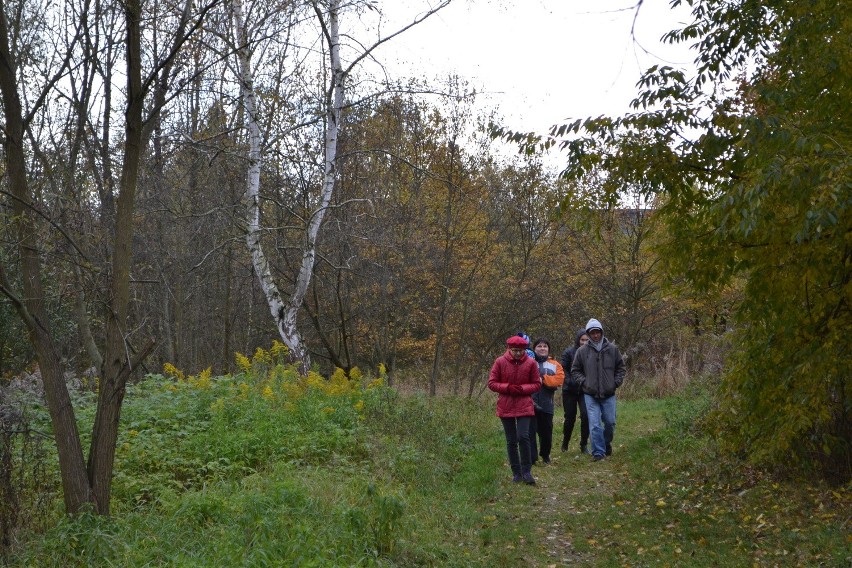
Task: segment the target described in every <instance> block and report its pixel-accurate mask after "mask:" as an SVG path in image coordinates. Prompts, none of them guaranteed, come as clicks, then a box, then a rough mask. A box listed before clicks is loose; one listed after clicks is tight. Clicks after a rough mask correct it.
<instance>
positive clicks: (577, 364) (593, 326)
mask: <svg viewBox="0 0 852 568" xmlns="http://www.w3.org/2000/svg"><path fill="white" fill-rule="evenodd" d="M586 335H588V336H589V342H588V343H586V344H585V345H583V346H582V347H580V348H579V349H577V352H576V353H574V361H573V362H572V363H571V378H572V379H573V380H574V381H576V382H577V383H580V385H581V387H582V389H583V394H584V395H585V399H586V412H587V413H588V415H589V427H590V430H591V441H592V459H593V460H594V461H600V460H602V459H604V457H605V456H609V455H612V439H613V436H614V435H615V391H616V389H618V387H620V386H621V384H622V383H623V382H624V376H625V375H626V374H627V367H626V366H625V365H624V360H623V359H622V358H621V352H620V351H619V350H618V347H616V346H615V343H612V342H610V341H609V340H608V339H607V338H606V337H604V334H603V326H602V325H601V322H599V321H598V320H596V319H590V320H589V323H587V324H586Z"/></svg>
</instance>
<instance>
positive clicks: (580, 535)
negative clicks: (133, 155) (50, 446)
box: [5, 365, 852, 566]
mask: <svg viewBox="0 0 852 568" xmlns="http://www.w3.org/2000/svg"><path fill="white" fill-rule="evenodd" d="M276 369H278V370H276ZM285 370H286V369H285ZM258 377H260V378H258ZM202 379H203V378H193V377H190V378H189V379H188V380H186V381H177V382H176V381H175V380H173V379H170V378H165V377H152V378H150V379H148V380H146V381H145V382H143V383H141V384H139V385H136V386H134V387H133V388H132V389H131V390H130V392H129V393H128V396H127V402H126V408H125V411H124V415H123V418H122V436H121V440H120V445H119V451H118V454H117V468H116V471H117V474H116V478H115V482H114V491H113V498H114V506H113V510H114V515H113V516H112V517H110V518H100V517H95V516H82V517H80V518H77V519H67V518H63V517H61V516H60V515H57V516H56V518H55V519H54V521H53V522H52V525H53V527H52V528H51V529H49V530H47V531H46V532H43V533H39V534H30V535H19V540H18V542H17V543H16V546H15V547H14V549H13V553H11V554H9V555H7V556H6V557H5V562H6V564H8V565H10V566H224V565H232V566H290V565H293V566H512V565H529V566H562V565H571V566H577V565H580V566H667V565H668V566H803V565H807V566H849V564H850V562H852V552H851V551H850V531H849V518H850V517H849V516H850V510H852V507H850V504H852V498H850V491H849V488H848V487H842V488H837V487H834V488H831V487H825V486H821V485H814V484H806V483H801V482H799V483H797V482H793V481H786V482H779V481H774V480H772V479H769V478H768V477H766V476H764V475H762V474H760V473H759V472H756V471H753V470H749V469H747V468H744V467H743V466H741V465H739V464H737V463H733V462H726V461H725V460H721V459H719V458H718V457H716V455H715V453H714V452H713V449H712V448H713V446H712V442H711V441H710V440H708V439H707V438H706V437H703V436H702V435H700V433H699V432H698V431H697V430H696V429H695V428H694V427H693V422H694V418H695V416H698V415H700V414H701V412H702V411H703V409H704V408H705V407H706V400H707V399H706V396H705V395H703V394H702V393H700V392H699V393H692V394H690V395H689V396H685V397H681V398H669V399H664V400H631V401H622V402H619V407H618V426H617V430H616V440H615V444H614V446H615V452H614V455H613V456H612V457H611V458H608V459H606V460H604V461H602V462H598V463H592V462H591V461H590V460H589V459H588V456H585V455H580V454H579V453H578V452H577V449H576V447H575V446H576V440H575V441H574V444H573V445H572V447H571V448H570V451H569V452H565V453H557V454H555V455H554V460H553V464H552V465H550V466H547V467H541V468H539V467H536V468H535V469H534V473H535V475H536V476H537V479H538V485H537V486H535V487H528V486H523V485H519V484H513V483H511V482H510V472H509V469H508V466H507V465H506V458H505V446H504V441H503V434H502V429H501V427H500V423H499V420H498V419H497V418H496V417H495V416H494V400H493V397H491V396H490V394H489V395H486V396H484V397H483V399H482V400H466V399H455V398H450V397H442V398H436V399H430V398H428V397H425V396H419V395H413V396H409V395H406V396H402V395H400V394H398V393H396V392H395V391H393V390H390V389H387V388H384V387H381V386H377V387H370V388H367V387H366V386H365V383H366V382H367V381H366V380H365V381H364V382H363V383H362V384H350V383H345V382H341V381H340V379H338V380H337V382H336V383H334V384H329V383H322V382H317V381H314V382H313V383H311V380H310V379H309V380H308V381H307V382H305V381H303V380H301V379H298V378H297V377H295V375H291V374H287V373H285V372H284V371H282V369H281V368H279V367H276V366H274V365H269V366H268V368H265V369H263V370H262V372H260V371H258V370H257V369H256V368H255V369H253V370H251V372H250V373H247V374H246V375H245V376H237V377H226V378H209V377H207V378H206V379H204V380H202ZM267 387H269V388H267ZM558 411H559V410H558V409H557V412H558ZM83 416H84V420H88V419H89V418H88V417H87V416H88V415H87V414H86V413H85V412H84V413H83ZM556 423H557V425H556V428H555V430H556V432H557V433H556V434H555V438H556V439H555V444H554V445H555V446H556V448H557V451H558V447H559V442H561V435H560V434H559V432H560V431H561V429H560V427H559V425H560V424H561V416H557V420H556ZM85 428H86V425H85V424H84V425H83V429H84V430H85Z"/></svg>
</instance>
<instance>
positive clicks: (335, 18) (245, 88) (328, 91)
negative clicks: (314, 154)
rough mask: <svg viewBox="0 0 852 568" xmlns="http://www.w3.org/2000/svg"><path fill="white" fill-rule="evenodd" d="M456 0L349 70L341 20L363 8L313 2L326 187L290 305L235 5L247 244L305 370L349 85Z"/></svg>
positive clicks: (309, 224)
mask: <svg viewBox="0 0 852 568" xmlns="http://www.w3.org/2000/svg"><path fill="white" fill-rule="evenodd" d="M449 3H450V0H442V1H441V2H439V3H437V4H436V5H435V6H434V7H432V8H429V9H428V10H427V11H426V12H425V13H423V14H421V15H420V16H418V17H417V18H415V19H414V21H413V22H412V23H411V24H408V25H406V26H404V27H403V28H402V29H400V30H398V31H396V32H394V33H392V34H390V35H388V36H384V37H381V38H379V39H378V40H376V41H375V42H373V43H372V44H370V45H369V46H367V47H364V48H362V49H359V50H357V51H356V52H355V54H354V55H353V56H352V60H351V61H350V62H349V63H348V65H346V66H344V63H343V54H342V53H341V37H342V36H341V31H340V16H341V12H342V11H343V10H344V8H352V9H355V8H358V7H359V4H358V3H355V4H354V5H346V4H345V3H343V2H341V1H340V0H327V1H324V2H320V1H318V0H312V1H311V2H310V6H311V8H312V9H313V12H314V14H315V16H316V21H317V22H318V24H319V27H320V31H321V41H322V44H323V46H324V49H323V54H324V56H325V57H327V61H325V63H324V66H323V69H322V76H323V78H324V79H325V84H324V85H323V97H322V103H321V105H320V108H321V113H322V117H323V118H322V133H323V145H322V154H323V155H322V160H321V161H320V163H321V164H322V176H321V182H320V195H319V198H318V200H317V203H316V205H315V206H314V207H313V208H312V210H310V211H309V212H308V215H307V218H306V219H305V230H304V236H303V242H302V245H301V259H300V260H299V263H298V269H297V272H296V276H295V282H294V285H293V290H292V292H291V294H290V297H289V299H288V301H287V302H286V303H285V302H284V300H283V298H282V294H281V292H280V291H279V288H278V285H277V284H276V282H275V279H274V277H273V274H272V271H271V269H270V266H269V260H268V259H267V255H266V253H265V252H264V249H263V247H262V243H261V238H260V237H261V234H262V232H263V226H262V224H261V216H260V214H261V207H260V201H259V195H260V173H261V165H262V148H261V136H262V132H261V128H260V122H259V118H258V114H257V93H256V92H255V89H254V80H255V77H254V71H253V70H252V63H251V57H250V53H251V42H252V41H254V40H253V39H252V38H250V37H249V34H248V33H247V24H246V21H245V18H244V17H243V16H242V7H241V3H240V2H232V6H233V12H234V14H235V16H234V23H235V37H236V41H237V51H236V52H237V58H238V61H239V67H238V74H239V82H240V86H241V101H242V105H243V110H244V112H245V124H246V129H247V131H248V146H249V149H248V155H249V160H248V161H249V166H248V172H247V180H246V201H247V220H248V230H247V234H246V242H247V246H248V249H249V251H250V252H251V255H252V259H253V264H254V268H255V272H256V274H257V277H258V280H259V282H260V284H261V287H262V289H263V291H264V294H265V295H266V301H267V304H268V305H269V311H270V313H271V315H272V318H273V321H274V322H275V324H276V327H277V329H278V332H279V333H280V335H281V338H282V340H283V341H284V343H285V344H286V345H287V347H289V349H290V351H291V353H292V355H293V356H294V357H295V358H296V360H298V361H299V362H300V364H301V367H302V369H303V370H304V371H307V370H308V369H309V368H310V363H311V362H310V357H309V354H308V351H307V349H306V347H305V344H304V340H303V339H302V333H301V332H300V330H299V328H298V325H297V316H298V314H299V311H300V310H301V308H302V304H303V302H304V299H305V294H307V292H308V287H309V285H310V282H311V279H312V277H313V273H314V266H315V262H316V254H317V242H318V240H319V233H320V228H321V227H322V224H323V220H324V219H325V215H326V212H327V209H328V206H329V203H330V201H331V197H332V194H333V193H334V187H335V183H336V180H337V176H338V154H337V146H338V140H339V136H340V128H341V127H342V122H341V120H342V116H343V111H344V107H345V104H346V82H347V80H349V78H350V77H351V75H352V73H353V70H354V69H356V68H357V66H358V65H359V64H361V63H362V62H363V61H364V60H365V59H367V58H368V57H371V56H372V54H373V52H374V51H375V50H376V49H377V48H378V47H379V46H381V45H383V44H384V43H386V42H388V41H390V40H391V39H393V38H394V37H396V36H397V35H399V34H401V33H403V32H404V31H406V30H407V29H409V28H411V27H413V26H415V25H417V24H419V23H420V22H422V21H423V20H425V19H426V18H428V17H430V16H432V15H434V14H436V13H437V12H438V11H440V10H441V9H443V8H444V7H446V6H447V5H449ZM363 6H365V7H366V8H368V9H375V6H374V5H373V4H372V3H371V2H365V3H364V4H363Z"/></svg>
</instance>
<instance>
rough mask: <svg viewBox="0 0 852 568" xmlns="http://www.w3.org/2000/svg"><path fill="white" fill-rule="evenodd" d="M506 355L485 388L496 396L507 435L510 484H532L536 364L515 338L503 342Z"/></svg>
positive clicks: (537, 384)
mask: <svg viewBox="0 0 852 568" xmlns="http://www.w3.org/2000/svg"><path fill="white" fill-rule="evenodd" d="M506 346H507V347H508V349H507V350H506V353H504V354H503V355H501V356H500V357H497V359H496V360H495V361H494V365H493V366H492V367H491V373H490V374H489V375H488V388H489V389H490V390H492V391H494V392H496V393H497V416H498V417H499V418H500V421H501V422H502V423H503V432H504V433H505V435H506V452H507V453H508V455H509V466H510V467H511V468H512V481H514V482H518V481H523V482H524V483H527V484H529V485H535V478H533V476H532V473H531V472H530V469H531V468H532V462H531V460H530V456H531V453H530V423H531V422H532V420H533V419H534V418H535V409H534V407H533V401H532V396H531V395H532V394H533V393H534V392H538V391H539V390H540V389H541V379H540V378H539V374H538V365H537V364H536V362H535V360H534V359H532V358H531V357H528V356H527V354H526V348H527V347H528V346H529V342H528V341H527V340H525V339H524V338H522V337H519V336H517V335H515V336H512V337H510V338H509V339H507V340H506Z"/></svg>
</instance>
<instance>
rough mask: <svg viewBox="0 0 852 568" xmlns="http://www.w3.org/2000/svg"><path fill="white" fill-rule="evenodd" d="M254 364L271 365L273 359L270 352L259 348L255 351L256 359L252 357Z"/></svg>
mask: <svg viewBox="0 0 852 568" xmlns="http://www.w3.org/2000/svg"><path fill="white" fill-rule="evenodd" d="M252 363H260V364H262V365H271V364H272V357H270V355H269V352H268V351H264V350H263V349H262V348H260V347H258V348H257V349H255V351H254V357H252Z"/></svg>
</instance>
